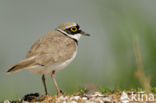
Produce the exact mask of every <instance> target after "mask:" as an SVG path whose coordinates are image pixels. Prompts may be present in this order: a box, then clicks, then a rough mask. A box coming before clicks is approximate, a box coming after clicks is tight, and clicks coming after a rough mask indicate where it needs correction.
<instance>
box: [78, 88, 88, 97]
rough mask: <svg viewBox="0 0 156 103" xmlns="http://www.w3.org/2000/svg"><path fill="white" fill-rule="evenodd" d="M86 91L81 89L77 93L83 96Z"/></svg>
mask: <svg viewBox="0 0 156 103" xmlns="http://www.w3.org/2000/svg"><path fill="white" fill-rule="evenodd" d="M86 91H87V88H82V89H80V91H79V93H80V94H82V95H83V94H85V93H86Z"/></svg>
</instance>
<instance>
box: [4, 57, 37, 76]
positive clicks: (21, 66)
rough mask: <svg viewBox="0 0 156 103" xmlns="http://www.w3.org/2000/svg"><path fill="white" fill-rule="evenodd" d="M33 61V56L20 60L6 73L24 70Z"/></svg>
mask: <svg viewBox="0 0 156 103" xmlns="http://www.w3.org/2000/svg"><path fill="white" fill-rule="evenodd" d="M34 61H35V58H34V57H30V58H27V59H24V60H22V61H21V62H19V63H17V64H15V65H13V66H12V67H11V68H10V69H9V70H8V71H7V73H14V72H18V71H20V70H24V69H26V68H27V67H29V66H31V65H32V64H33V63H34Z"/></svg>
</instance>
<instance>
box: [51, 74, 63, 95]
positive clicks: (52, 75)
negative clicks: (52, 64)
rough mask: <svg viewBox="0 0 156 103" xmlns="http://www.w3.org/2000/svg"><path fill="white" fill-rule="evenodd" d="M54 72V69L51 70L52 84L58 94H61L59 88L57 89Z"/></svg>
mask: <svg viewBox="0 0 156 103" xmlns="http://www.w3.org/2000/svg"><path fill="white" fill-rule="evenodd" d="M54 74H55V71H52V73H51V78H52V80H53V82H54V84H55V87H56V89H57V93H58V95H60V94H62V92H61V90H60V89H59V87H58V85H57V82H56V79H55V77H54Z"/></svg>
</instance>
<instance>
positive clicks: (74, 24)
mask: <svg viewBox="0 0 156 103" xmlns="http://www.w3.org/2000/svg"><path fill="white" fill-rule="evenodd" d="M73 26H77V24H76V23H73V24H72V25H69V26H66V28H71V27H73Z"/></svg>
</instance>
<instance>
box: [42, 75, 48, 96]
mask: <svg viewBox="0 0 156 103" xmlns="http://www.w3.org/2000/svg"><path fill="white" fill-rule="evenodd" d="M42 83H43V86H44V90H45V94H46V95H47V94H48V92H47V86H46V82H45V76H44V75H42Z"/></svg>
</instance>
